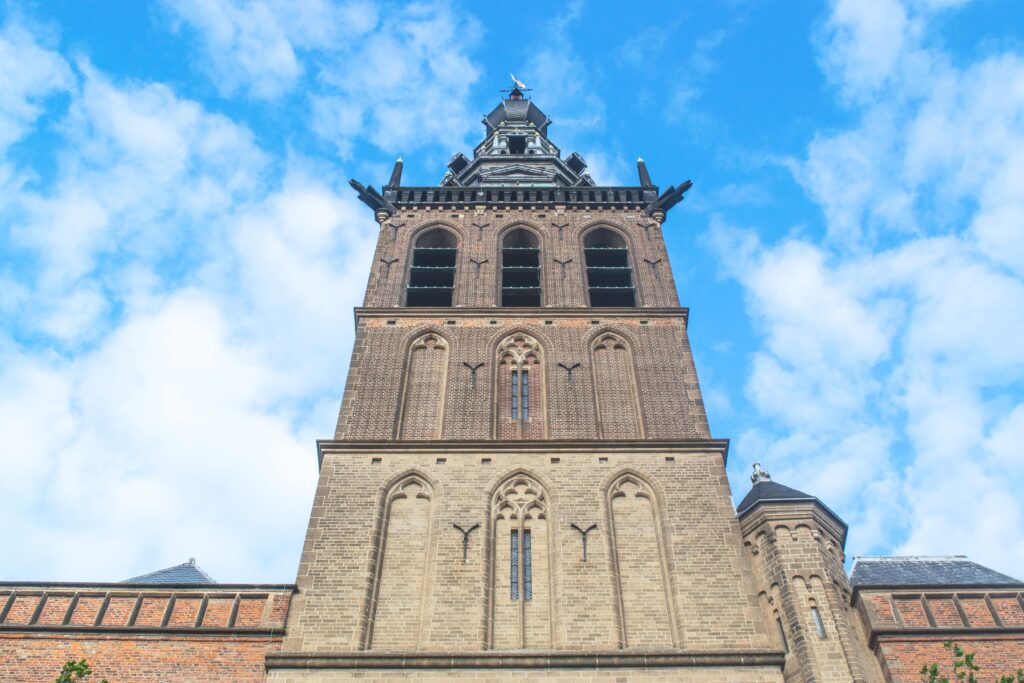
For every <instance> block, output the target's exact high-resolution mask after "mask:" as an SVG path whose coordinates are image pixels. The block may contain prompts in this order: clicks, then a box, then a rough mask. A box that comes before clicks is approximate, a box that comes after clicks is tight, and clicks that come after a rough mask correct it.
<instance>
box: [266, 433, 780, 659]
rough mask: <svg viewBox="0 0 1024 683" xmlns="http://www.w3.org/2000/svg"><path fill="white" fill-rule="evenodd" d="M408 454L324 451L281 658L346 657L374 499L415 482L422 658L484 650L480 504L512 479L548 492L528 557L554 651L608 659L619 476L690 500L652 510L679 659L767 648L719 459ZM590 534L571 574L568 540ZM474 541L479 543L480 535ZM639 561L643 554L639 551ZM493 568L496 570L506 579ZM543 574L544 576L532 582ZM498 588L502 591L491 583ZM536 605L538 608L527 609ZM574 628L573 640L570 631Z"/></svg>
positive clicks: (485, 584) (483, 515)
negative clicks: (604, 652) (467, 533)
mask: <svg viewBox="0 0 1024 683" xmlns="http://www.w3.org/2000/svg"><path fill="white" fill-rule="evenodd" d="M424 451H425V449H419V450H417V451H415V452H411V451H404V450H402V449H400V448H398V447H397V446H396V449H395V451H394V452H382V451H376V452H375V453H373V454H367V455H365V456H360V455H355V454H352V455H349V454H341V453H332V452H326V454H325V456H324V461H323V465H322V470H321V479H320V485H319V487H318V491H317V495H316V499H315V501H314V506H313V514H312V519H311V523H310V527H309V533H308V535H307V539H306V543H305V546H304V550H303V556H302V561H301V563H300V568H299V577H298V583H299V586H300V591H299V595H298V596H297V597H296V602H295V608H294V609H293V612H292V617H291V619H290V621H289V626H288V638H287V644H286V647H285V649H286V650H287V651H301V652H331V651H351V650H355V649H358V648H359V643H360V642H361V641H360V634H359V633H358V626H357V625H358V624H359V623H360V617H359V615H360V613H361V612H362V611H363V610H364V609H365V603H364V592H365V591H364V590H362V587H363V586H365V585H367V583H368V582H372V577H370V576H369V574H370V573H371V572H372V566H373V564H372V562H371V563H367V561H366V559H365V557H366V554H365V553H366V551H365V549H366V548H369V547H372V546H373V545H374V539H373V534H374V529H375V528H377V527H378V524H377V521H376V520H377V518H378V517H379V515H380V514H381V513H380V507H379V505H380V503H379V500H380V494H379V491H381V489H382V487H387V486H388V485H389V482H391V481H394V480H395V479H396V478H400V477H401V476H403V473H405V474H408V473H410V472H415V473H417V476H421V477H422V478H423V479H424V480H427V481H430V482H432V485H433V486H434V490H435V502H434V504H435V506H436V508H435V510H436V512H435V515H436V523H432V525H431V526H432V528H431V533H432V534H433V535H432V536H431V540H429V541H428V543H429V547H428V549H427V553H428V556H429V560H428V561H430V562H432V563H433V566H434V570H433V573H432V575H431V578H430V580H429V581H428V584H429V585H427V586H426V587H425V588H424V594H425V595H428V596H429V598H428V600H429V602H430V609H429V610H427V611H425V612H424V614H429V623H427V624H425V625H424V628H423V632H424V633H426V634H427V636H426V638H425V639H424V642H422V643H421V645H420V649H421V650H424V651H439V650H453V651H473V650H483V649H485V648H486V647H487V643H488V639H487V638H488V636H487V631H488V627H489V624H490V615H489V614H488V613H487V612H486V609H487V608H486V606H487V605H489V604H491V603H492V600H491V597H490V596H489V593H488V592H489V591H490V590H492V586H494V585H497V584H492V583H490V582H489V579H488V576H489V573H488V572H489V567H490V558H489V557H488V554H489V552H488V550H487V549H488V548H501V547H503V546H504V545H505V544H507V543H508V539H507V538H505V539H497V540H495V539H494V538H492V534H493V533H505V532H503V531H496V532H492V531H491V529H492V526H491V523H490V521H489V516H490V501H491V496H492V495H493V492H494V491H495V490H496V487H497V486H498V485H499V484H500V483H501V482H503V481H505V480H506V479H507V478H508V477H509V476H511V475H512V474H514V473H515V472H517V471H519V472H526V473H528V476H530V477H531V478H532V479H534V480H536V481H537V482H540V483H541V485H542V486H543V487H544V489H545V491H547V492H548V493H549V494H550V500H549V501H548V504H549V505H550V508H549V510H550V511H549V514H548V515H547V516H546V525H547V530H548V532H549V533H550V542H551V553H550V555H549V556H548V558H547V561H546V562H545V561H544V560H545V558H543V557H542V553H537V550H536V548H537V546H538V545H542V544H537V543H535V544H534V547H535V553H536V554H535V557H534V562H535V569H534V571H535V585H534V590H535V595H537V594H538V593H537V592H538V591H539V590H540V586H541V585H543V582H544V581H547V582H548V583H550V586H551V596H552V600H553V607H552V609H551V610H550V612H551V616H550V617H549V623H550V629H551V643H552V647H555V648H557V649H570V650H571V649H602V648H603V649H611V650H615V649H618V648H619V646H620V637H619V619H620V616H619V611H618V607H617V605H616V602H617V593H618V588H617V579H616V577H615V574H614V567H613V565H614V562H613V560H612V554H613V553H614V552H615V549H614V546H613V544H612V541H611V539H610V538H609V536H608V534H609V529H610V526H611V520H610V518H609V514H610V510H609V507H610V503H609V500H608V498H607V496H606V494H605V493H604V492H605V491H607V490H608V487H609V486H610V485H611V482H613V481H614V480H616V479H617V478H618V476H619V475H621V474H622V473H623V472H625V471H629V472H636V473H638V474H639V475H641V476H643V478H644V479H645V480H646V481H647V482H650V483H651V485H652V486H653V487H654V488H655V489H656V490H657V491H658V495H659V497H661V498H662V499H663V500H667V501H682V500H685V501H687V502H688V504H687V505H678V504H676V505H667V506H666V507H665V509H664V511H663V515H664V522H663V527H664V533H663V536H664V538H663V542H664V544H665V548H664V553H665V557H666V559H667V561H666V565H667V566H668V571H669V572H670V573H671V576H670V577H669V585H670V586H671V587H672V591H673V594H672V595H671V596H670V600H669V601H668V602H670V603H671V604H672V605H673V606H674V609H675V610H676V611H677V612H678V614H676V615H675V618H676V620H677V621H678V622H679V624H680V643H679V646H681V647H684V648H697V649H700V648H705V649H716V650H729V649H749V648H764V647H767V638H766V635H765V631H764V627H763V622H761V620H760V619H759V618H758V616H757V614H756V612H755V611H754V610H755V609H756V607H754V606H753V605H752V604H751V603H750V602H749V601H748V599H747V597H746V596H748V595H751V594H752V591H753V589H752V586H751V583H750V576H749V574H748V573H746V571H745V561H744V559H743V556H742V554H741V552H740V543H739V537H738V531H739V530H738V526H737V525H736V522H735V517H734V516H733V514H732V508H731V501H730V497H729V492H728V484H727V480H726V478H725V472H724V469H723V467H722V460H721V454H719V453H695V452H679V453H676V454H671V455H661V454H657V455H656V454H652V453H630V452H629V451H628V450H618V451H615V452H609V453H607V454H602V453H600V452H598V451H593V452H590V453H587V452H565V451H557V450H556V451H550V452H535V451H528V452H522V453H507V452H502V453H492V452H488V450H487V449H486V446H485V445H484V444H481V447H480V450H474V451H459V452H451V451H446V450H444V449H438V450H436V451H431V450H426V451H425V452H424ZM570 522H574V523H577V524H578V525H581V526H582V527H583V528H586V527H587V526H589V525H590V524H591V523H596V524H598V531H596V532H595V533H593V534H592V535H591V536H590V539H589V544H588V558H587V562H585V563H584V562H582V544H581V538H580V534H579V533H577V532H576V531H574V530H572V529H571V528H570V527H569V524H570ZM455 523H458V524H460V525H461V526H463V528H468V527H469V526H470V525H471V524H473V523H479V524H481V527H480V530H479V531H478V532H477V533H475V534H474V535H473V536H471V538H470V543H469V546H468V553H467V556H466V560H465V561H463V559H462V535H461V533H459V532H458V531H457V530H455V529H454V528H453V524H455ZM481 532H482V533H481ZM647 552H648V553H649V552H650V549H648V550H647ZM501 564H503V563H502V562H496V563H495V564H494V568H495V569H494V571H495V572H500V571H507V566H504V567H503V566H501ZM544 565H547V566H548V567H550V569H549V571H550V576H549V577H547V578H546V579H545V577H544V576H543V575H542V574H541V573H539V572H541V571H542V568H543V566H544ZM496 590H504V588H503V587H502V586H501V585H499V586H498V588H497V589H496ZM538 604H539V603H538ZM577 627H578V628H577Z"/></svg>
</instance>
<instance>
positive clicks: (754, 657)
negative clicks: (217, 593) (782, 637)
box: [266, 650, 785, 670]
mask: <svg viewBox="0 0 1024 683" xmlns="http://www.w3.org/2000/svg"><path fill="white" fill-rule="evenodd" d="M784 663H785V655H784V654H783V652H782V651H781V650H738V651H703V650H702V651H694V650H650V651H645V650H637V651H626V650H615V651H604V652H588V651H578V652H574V651H564V650H562V651H551V650H543V651H529V650H526V651H517V652H511V651H480V652H459V653H456V652H409V651H406V652H325V653H316V652H275V653H271V654H268V655H267V659H266V667H267V669H268V670H269V669H651V668H680V667H687V668H693V667H737V666H759V667H763V666H770V667H778V668H779V669H781V668H782V666H783V664H784Z"/></svg>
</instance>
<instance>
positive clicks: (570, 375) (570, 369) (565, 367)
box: [558, 363, 580, 386]
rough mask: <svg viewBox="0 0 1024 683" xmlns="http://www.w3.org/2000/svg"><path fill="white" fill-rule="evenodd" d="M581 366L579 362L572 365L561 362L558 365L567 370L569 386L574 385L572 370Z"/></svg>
mask: <svg viewBox="0 0 1024 683" xmlns="http://www.w3.org/2000/svg"><path fill="white" fill-rule="evenodd" d="M579 366H580V364H579V363H573V364H572V365H566V364H565V363H559V364H558V367H560V368H562V369H563V370H565V375H566V379H567V380H568V382H569V386H572V371H573V370H575V369H576V368H578V367H579Z"/></svg>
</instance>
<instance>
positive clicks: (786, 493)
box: [736, 479, 818, 515]
mask: <svg viewBox="0 0 1024 683" xmlns="http://www.w3.org/2000/svg"><path fill="white" fill-rule="evenodd" d="M783 500H785V501H795V500H814V501H816V500H818V499H817V498H815V497H814V496H809V495H807V494H806V493H804V492H802V491H797V490H796V489H791V488H789V487H788V486H783V485H782V484H780V483H778V482H776V481H772V480H770V479H765V480H762V481H759V482H757V483H756V484H754V486H753V487H752V488H751V489H750V493H748V494H747V495H746V496H744V497H743V500H741V501H740V504H739V505H738V506H736V514H738V515H742V514H743V513H744V512H746V511H747V510H749V509H750V508H752V507H754V504H755V503H759V502H761V501H783Z"/></svg>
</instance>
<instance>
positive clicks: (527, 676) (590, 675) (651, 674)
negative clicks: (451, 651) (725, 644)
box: [267, 666, 783, 683]
mask: <svg viewBox="0 0 1024 683" xmlns="http://www.w3.org/2000/svg"><path fill="white" fill-rule="evenodd" d="M267 680H268V681H273V683H335V681H354V680H359V681H395V680H417V681H429V682H431V683H443V682H444V681H449V680H460V681H480V682H485V683H498V682H499V681H554V682H555V683H580V681H614V682H615V683H648V682H651V683H654V682H658V683H661V682H662V681H678V682H679V683H782V680H783V679H782V674H780V673H779V670H778V667H767V666H766V667H724V666H723V667H714V668H703V667H702V668H697V667H695V668H692V669H680V668H662V669H658V668H650V669H643V668H621V669H620V668H616V669H603V670H602V669H587V670H586V671H578V670H577V671H573V670H566V669H533V670H524V669H518V670H517V669H510V668H503V669H501V671H500V673H498V672H496V671H495V670H493V669H492V670H468V671H467V670H461V669H448V670H444V669H442V670H427V671H422V670H409V669H404V670H400V669H391V670H388V669H364V670H356V671H305V672H296V671H271V672H270V674H269V676H268V678H267Z"/></svg>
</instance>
